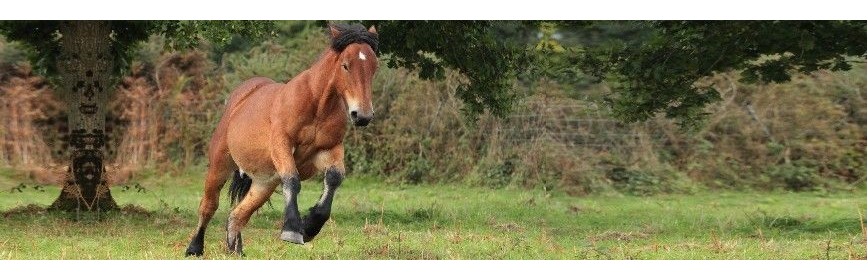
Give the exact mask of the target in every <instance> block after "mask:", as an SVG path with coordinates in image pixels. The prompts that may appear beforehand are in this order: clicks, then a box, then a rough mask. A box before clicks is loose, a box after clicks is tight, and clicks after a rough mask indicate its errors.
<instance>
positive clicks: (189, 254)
mask: <svg viewBox="0 0 868 280" xmlns="http://www.w3.org/2000/svg"><path fill="white" fill-rule="evenodd" d="M184 256H185V257H201V256H202V251H198V252H197V251H193V250H187V252H185V253H184Z"/></svg>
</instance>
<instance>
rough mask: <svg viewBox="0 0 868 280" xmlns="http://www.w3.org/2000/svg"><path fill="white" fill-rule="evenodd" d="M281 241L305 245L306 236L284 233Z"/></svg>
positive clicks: (296, 233)
mask: <svg viewBox="0 0 868 280" xmlns="http://www.w3.org/2000/svg"><path fill="white" fill-rule="evenodd" d="M280 240H283V241H287V242H292V243H295V244H299V245H304V236H302V235H301V233H298V232H294V231H284V232H281V233H280Z"/></svg>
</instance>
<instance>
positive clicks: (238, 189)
mask: <svg viewBox="0 0 868 280" xmlns="http://www.w3.org/2000/svg"><path fill="white" fill-rule="evenodd" d="M251 184H253V179H250V177H249V176H247V175H246V174H241V172H240V171H238V170H235V173H232V183H231V184H229V205H235V204H237V203H238V202H239V201H241V199H244V196H245V195H247V192H249V191H250V185H251Z"/></svg>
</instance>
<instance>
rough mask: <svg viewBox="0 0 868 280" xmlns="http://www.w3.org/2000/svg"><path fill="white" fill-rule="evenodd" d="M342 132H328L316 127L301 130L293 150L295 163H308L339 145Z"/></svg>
mask: <svg viewBox="0 0 868 280" xmlns="http://www.w3.org/2000/svg"><path fill="white" fill-rule="evenodd" d="M342 138H343V132H342V131H329V130H324V129H322V128H320V129H317V127H316V126H307V127H304V128H302V129H301V130H300V131H299V134H298V139H297V140H298V141H297V142H296V143H298V146H297V147H296V149H295V154H294V157H295V160H296V162H308V161H311V160H314V157H316V156H317V154H319V153H321V152H325V151H328V150H330V149H332V148H334V147H335V146H337V145H339V144H340V143H341V139H342Z"/></svg>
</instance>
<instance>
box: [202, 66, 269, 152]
mask: <svg viewBox="0 0 868 280" xmlns="http://www.w3.org/2000/svg"><path fill="white" fill-rule="evenodd" d="M270 84H275V82H274V80H272V79H269V78H265V77H254V78H250V79H247V80H246V81H244V82H242V83H241V85H239V86H238V87H236V88H235V89H233V90H232V92H231V93H230V94H229V98H227V100H226V105H225V107H224V109H223V116H222V117H221V118H220V122H219V123H218V124H217V128H216V129H215V130H214V134H213V135H211V142H210V145H209V146H210V148H209V150H210V152H211V153H212V154H222V153H225V150H226V149H227V147H226V146H227V140H228V139H227V132H228V131H229V124H230V120H231V119H232V115H234V114H235V113H237V111H238V109H239V107H240V105H241V104H243V103H244V101H245V100H246V99H247V98H249V97H250V96H251V95H253V94H254V93H255V92H257V91H258V90H259V89H261V88H262V87H264V86H267V85H270Z"/></svg>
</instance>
